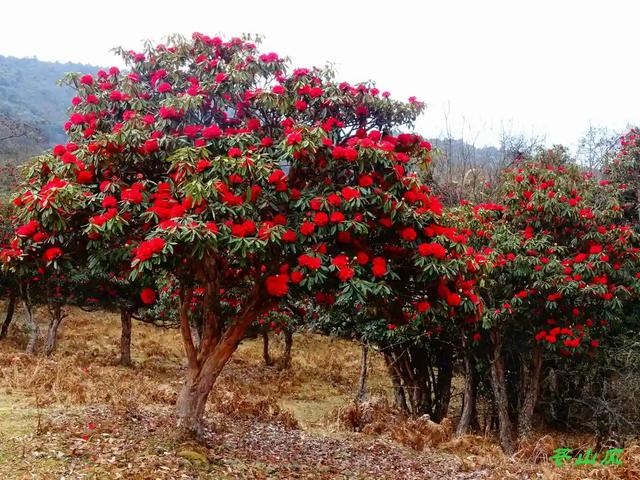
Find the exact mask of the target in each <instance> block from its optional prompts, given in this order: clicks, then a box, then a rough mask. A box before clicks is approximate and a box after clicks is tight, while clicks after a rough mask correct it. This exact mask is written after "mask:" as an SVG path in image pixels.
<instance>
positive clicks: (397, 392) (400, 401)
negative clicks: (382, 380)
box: [384, 352, 409, 414]
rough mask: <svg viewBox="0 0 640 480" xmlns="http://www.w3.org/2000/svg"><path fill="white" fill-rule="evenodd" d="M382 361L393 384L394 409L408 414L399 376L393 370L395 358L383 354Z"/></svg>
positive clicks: (388, 354) (394, 369)
mask: <svg viewBox="0 0 640 480" xmlns="http://www.w3.org/2000/svg"><path fill="white" fill-rule="evenodd" d="M384 361H385V363H386V365H387V371H388V372H389V377H391V383H392V384H393V397H394V401H395V405H396V408H397V409H399V410H400V411H401V412H402V413H405V414H408V413H409V406H408V405H407V399H406V397H405V395H404V389H403V388H402V383H401V381H400V375H398V372H397V371H396V368H395V365H394V363H395V358H394V356H393V355H392V354H390V353H387V352H385V353H384Z"/></svg>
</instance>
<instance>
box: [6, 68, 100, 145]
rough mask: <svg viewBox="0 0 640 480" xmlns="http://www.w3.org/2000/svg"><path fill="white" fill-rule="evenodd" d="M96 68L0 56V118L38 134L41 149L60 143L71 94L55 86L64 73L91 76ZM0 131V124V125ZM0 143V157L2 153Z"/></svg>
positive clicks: (67, 90) (63, 138)
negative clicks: (40, 137)
mask: <svg viewBox="0 0 640 480" xmlns="http://www.w3.org/2000/svg"><path fill="white" fill-rule="evenodd" d="M97 70H98V67H94V66H91V65H83V64H80V63H59V62H43V61H40V60H37V59H35V58H15V57H4V56H1V55H0V115H1V116H2V117H4V119H5V123H6V121H13V122H15V123H16V124H18V125H23V126H24V125H27V126H28V127H29V129H30V130H38V131H39V132H40V134H41V136H42V138H43V140H44V146H45V147H48V146H51V145H53V144H55V143H59V142H64V140H65V135H64V131H63V128H62V126H63V124H64V122H65V121H66V111H67V108H68V107H69V106H70V104H71V98H72V97H73V91H72V90H71V89H70V88H69V87H62V86H58V85H57V84H56V82H57V81H58V80H60V79H61V78H62V77H63V76H64V75H65V74H66V73H69V72H80V73H95V72H96V71H97ZM0 128H2V124H0ZM2 137H3V135H2V133H0V138H2ZM3 146H5V147H6V145H3V143H0V154H1V153H3Z"/></svg>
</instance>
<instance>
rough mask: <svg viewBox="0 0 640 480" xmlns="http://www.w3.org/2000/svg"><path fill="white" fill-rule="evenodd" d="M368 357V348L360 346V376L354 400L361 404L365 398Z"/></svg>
mask: <svg viewBox="0 0 640 480" xmlns="http://www.w3.org/2000/svg"><path fill="white" fill-rule="evenodd" d="M368 357H369V346H368V345H365V344H363V345H362V355H361V356H360V376H359V377H358V393H357V394H356V400H357V401H358V402H363V401H364V399H365V398H366V397H367V387H366V384H367V363H368V362H367V360H368Z"/></svg>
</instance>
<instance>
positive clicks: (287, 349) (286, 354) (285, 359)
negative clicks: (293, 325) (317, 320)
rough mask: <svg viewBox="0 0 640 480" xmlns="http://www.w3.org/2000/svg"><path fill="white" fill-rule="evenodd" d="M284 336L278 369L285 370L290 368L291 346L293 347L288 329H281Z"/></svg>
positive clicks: (291, 335) (291, 334)
mask: <svg viewBox="0 0 640 480" xmlns="http://www.w3.org/2000/svg"><path fill="white" fill-rule="evenodd" d="M282 334H283V335H284V351H283V352H282V359H280V368H281V369H282V370H287V369H289V367H290V366H291V346H292V345H293V332H292V331H291V330H289V329H288V328H283V329H282Z"/></svg>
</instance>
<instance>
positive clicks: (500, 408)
mask: <svg viewBox="0 0 640 480" xmlns="http://www.w3.org/2000/svg"><path fill="white" fill-rule="evenodd" d="M491 340H492V342H493V355H492V359H491V369H490V370H491V388H492V390H493V397H494V405H495V408H496V411H497V414H498V429H499V435H500V445H501V446H502V450H503V451H504V453H506V454H507V455H513V453H514V452H515V445H514V441H513V433H512V432H513V426H512V424H511V419H510V418H509V410H508V408H507V402H508V399H507V385H506V382H505V368H504V358H503V356H502V337H501V334H500V332H498V331H497V330H496V329H493V330H491Z"/></svg>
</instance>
